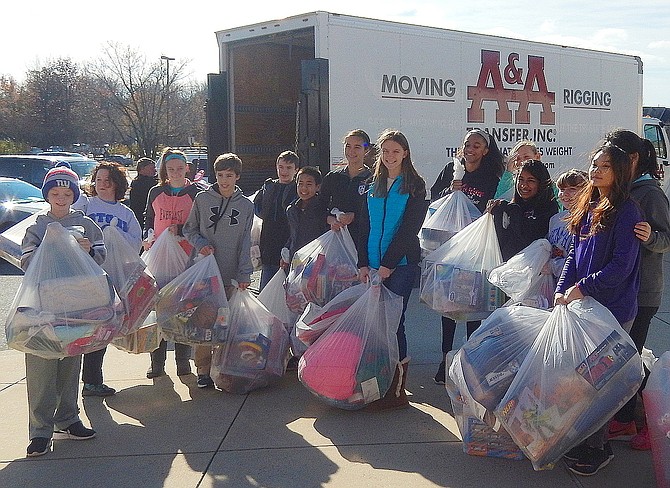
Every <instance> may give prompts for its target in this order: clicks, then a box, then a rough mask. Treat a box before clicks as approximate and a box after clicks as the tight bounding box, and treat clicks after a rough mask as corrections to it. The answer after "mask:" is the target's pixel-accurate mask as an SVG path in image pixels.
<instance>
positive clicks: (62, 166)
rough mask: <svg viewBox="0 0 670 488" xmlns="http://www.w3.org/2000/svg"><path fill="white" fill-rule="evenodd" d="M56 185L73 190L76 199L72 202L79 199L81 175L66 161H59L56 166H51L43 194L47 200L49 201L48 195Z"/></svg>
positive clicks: (45, 179) (45, 180) (45, 178)
mask: <svg viewBox="0 0 670 488" xmlns="http://www.w3.org/2000/svg"><path fill="white" fill-rule="evenodd" d="M56 186H59V187H61V188H69V189H70V190H72V192H73V193H74V200H72V203H74V202H76V201H77V200H78V199H79V176H78V175H77V173H75V172H74V171H72V169H70V165H69V164H68V163H66V162H60V163H58V164H57V165H56V166H55V167H53V168H51V169H50V170H49V172H48V173H47V174H46V176H45V177H44V183H43V184H42V195H43V196H44V199H45V200H47V201H48V198H47V195H49V190H51V189H52V188H54V187H56Z"/></svg>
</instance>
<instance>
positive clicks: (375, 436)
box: [0, 296, 670, 488]
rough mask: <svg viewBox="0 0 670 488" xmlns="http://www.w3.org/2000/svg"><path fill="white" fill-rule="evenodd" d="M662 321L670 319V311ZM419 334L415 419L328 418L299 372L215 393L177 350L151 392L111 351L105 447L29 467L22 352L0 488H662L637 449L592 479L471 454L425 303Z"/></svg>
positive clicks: (619, 454)
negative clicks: (241, 392)
mask: <svg viewBox="0 0 670 488" xmlns="http://www.w3.org/2000/svg"><path fill="white" fill-rule="evenodd" d="M662 311H664V312H666V313H665V314H663V315H666V316H667V315H670V314H668V313H667V311H670V307H667V306H664V308H662ZM655 323H656V325H655V327H656V329H655V332H654V333H656V334H658V333H660V332H662V333H663V334H666V337H667V327H668V326H667V324H666V323H663V322H660V321H658V320H657V319H655ZM407 324H408V325H407V330H408V342H409V345H410V354H411V355H412V356H413V360H412V362H411V363H410V367H409V375H408V383H407V390H408V392H409V393H410V394H411V397H410V401H411V408H409V409H407V410H401V411H395V412H381V413H364V412H360V411H358V412H355V411H354V412H350V411H344V410H338V409H335V408H332V407H329V406H327V405H325V404H324V403H322V402H321V401H319V400H318V399H317V398H316V397H314V396H312V395H311V394H310V393H309V392H308V391H307V390H306V389H305V388H303V387H302V386H301V385H300V383H299V382H298V381H297V378H296V377H295V372H289V373H287V374H286V376H285V377H284V379H283V380H282V382H281V383H280V384H279V385H276V386H273V387H270V388H266V389H263V390H258V391H254V392H252V393H250V394H248V395H245V396H238V395H232V394H228V393H223V392H220V391H215V390H204V391H203V390H199V389H198V388H197V387H196V382H195V379H196V378H195V375H189V376H184V377H177V376H176V372H175V365H174V356H173V353H171V352H170V353H169V355H168V361H167V364H166V366H167V371H168V376H164V377H161V378H157V379H155V380H148V379H146V378H145V376H144V374H145V372H146V369H147V367H148V364H149V358H148V355H140V356H135V355H131V354H128V353H125V352H122V351H119V350H117V349H116V348H114V347H112V346H110V347H109V348H108V352H107V355H106V356H105V365H104V370H105V383H106V384H108V385H110V386H112V387H114V388H116V389H117V390H118V393H117V394H116V395H115V396H112V397H108V398H106V399H101V398H97V397H86V398H81V397H80V404H81V410H82V418H83V420H84V423H85V424H89V423H90V424H91V425H92V426H93V427H94V428H95V429H96V430H97V432H98V436H97V438H95V439H93V440H90V441H84V442H75V441H55V443H54V447H53V452H51V453H49V454H47V455H45V456H43V457H40V458H34V459H26V458H25V448H26V446H27V444H28V439H27V426H28V410H27V400H26V389H25V371H24V365H23V354H21V353H19V352H17V351H13V350H5V351H0V411H1V412H2V415H1V416H0V427H1V430H2V433H3V435H2V443H0V487H7V488H9V487H19V486H21V487H23V486H30V487H32V486H49V487H50V488H59V487H76V486H96V487H136V486H137V487H142V488H154V487H179V488H190V487H318V486H328V487H359V486H361V487H362V486H364V487H385V488H392V487H403V488H407V487H411V488H414V487H417V488H418V487H429V486H442V487H458V488H462V487H477V488H480V487H501V488H504V487H510V488H512V487H514V488H516V487H524V486H538V485H540V486H542V488H552V487H557V488H558V487H560V488H566V487H587V488H588V487H592V488H596V487H603V486H606V487H608V488H618V487H621V488H631V487H635V488H637V487H654V486H655V480H654V474H653V467H652V460H651V454H650V453H649V452H638V451H633V450H631V449H630V448H629V447H628V445H627V443H613V444H614V452H615V458H614V460H613V461H612V462H611V463H610V465H609V466H607V467H606V468H604V469H603V470H602V471H601V472H599V473H598V474H597V475H595V476H593V477H590V478H586V477H579V476H575V475H573V474H572V473H570V472H569V471H568V470H567V469H566V468H565V466H564V465H563V464H562V462H559V463H558V465H557V466H556V467H555V468H554V469H553V470H551V471H543V472H535V471H533V468H532V466H531V464H530V462H529V461H527V460H525V461H510V460H505V459H495V458H482V457H474V456H468V455H466V454H464V453H463V451H462V445H461V443H460V441H459V434H458V429H457V428H456V424H455V422H454V420H453V418H452V417H451V415H450V412H451V407H450V404H449V400H448V396H447V394H446V391H445V390H444V387H443V386H439V385H436V384H435V383H434V382H433V379H432V378H433V375H434V373H435V370H436V368H437V364H438V362H439V360H440V351H439V332H438V324H439V317H438V316H437V314H435V313H433V312H431V311H429V310H428V309H427V308H426V307H425V306H424V305H420V304H418V301H417V300H416V297H415V296H413V297H412V300H411V301H410V307H409V308H408V316H407ZM458 334H460V329H459V331H458ZM650 335H651V334H650ZM457 337H459V336H458V335H457ZM658 352H662V351H658Z"/></svg>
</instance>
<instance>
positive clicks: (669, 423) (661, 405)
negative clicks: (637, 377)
mask: <svg viewBox="0 0 670 488" xmlns="http://www.w3.org/2000/svg"><path fill="white" fill-rule="evenodd" d="M642 398H643V399H644V411H645V415H646V417H647V428H648V429H649V440H650V441H651V455H652V458H653V460H654V472H655V474H656V483H657V485H658V487H659V488H668V487H670V462H668V460H669V459H670V351H666V352H664V353H663V354H662V355H661V357H660V358H659V359H658V361H656V362H655V363H654V366H653V367H652V369H651V373H650V374H649V379H648V380H647V385H646V386H645V388H644V390H642Z"/></svg>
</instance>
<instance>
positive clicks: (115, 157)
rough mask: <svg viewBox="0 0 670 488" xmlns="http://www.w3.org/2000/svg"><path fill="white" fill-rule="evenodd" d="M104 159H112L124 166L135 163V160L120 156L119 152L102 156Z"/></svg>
mask: <svg viewBox="0 0 670 488" xmlns="http://www.w3.org/2000/svg"><path fill="white" fill-rule="evenodd" d="M102 159H104V160H105V161H113V162H115V163H119V164H122V165H124V166H133V165H134V164H135V161H133V160H132V159H131V158H127V157H125V156H122V155H121V154H110V155H108V156H105V157H103V158H102Z"/></svg>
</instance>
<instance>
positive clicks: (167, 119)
mask: <svg viewBox="0 0 670 488" xmlns="http://www.w3.org/2000/svg"><path fill="white" fill-rule="evenodd" d="M161 60H164V61H165V64H166V69H165V73H166V75H167V76H166V78H167V80H166V82H165V122H166V125H167V139H168V140H167V142H168V144H169V143H170V61H174V60H175V58H171V57H170V56H164V55H161Z"/></svg>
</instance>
